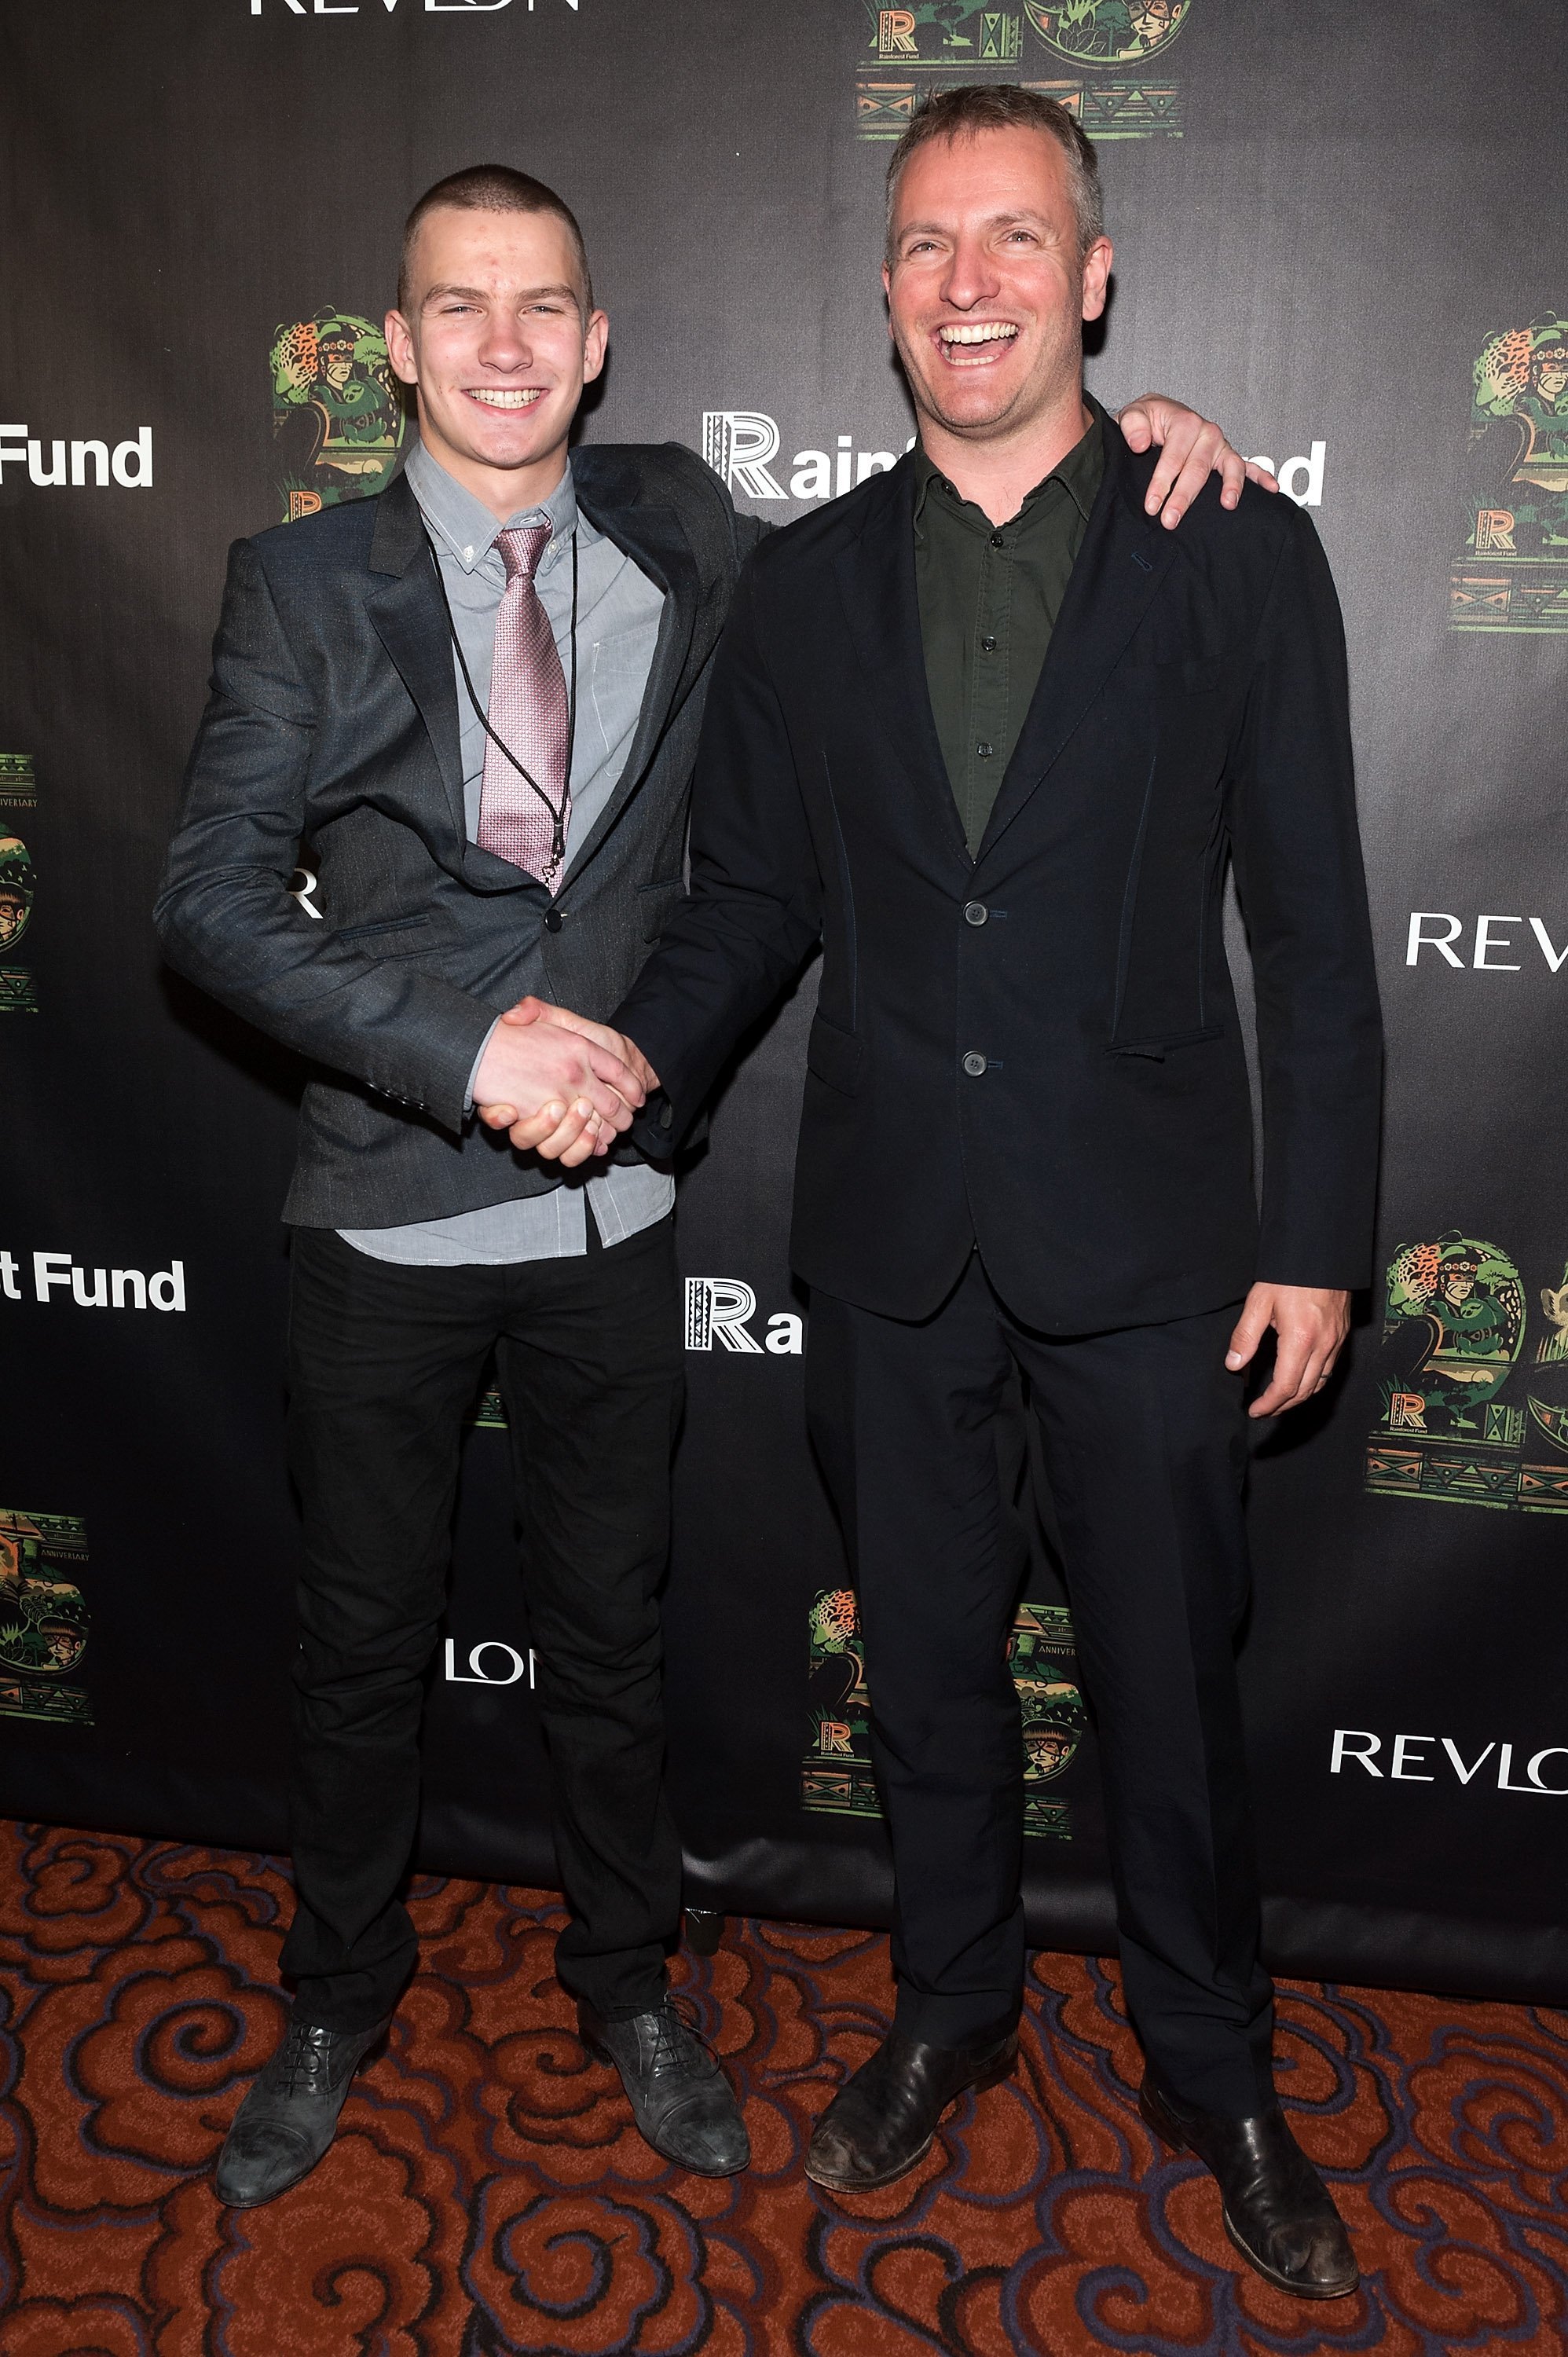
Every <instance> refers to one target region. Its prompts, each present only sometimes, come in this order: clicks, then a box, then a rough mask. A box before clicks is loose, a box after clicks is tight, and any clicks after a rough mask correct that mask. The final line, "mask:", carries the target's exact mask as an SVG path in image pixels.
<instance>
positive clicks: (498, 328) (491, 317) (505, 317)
mask: <svg viewBox="0 0 1568 2357" xmlns="http://www.w3.org/2000/svg"><path fill="white" fill-rule="evenodd" d="M532 357H533V351H532V345H531V343H530V341H529V339H528V336H527V334H526V332H525V329H524V323H523V321H522V320H521V319H520V318H519V317H518V316H517V314H516V313H515V312H513V311H507V310H502V309H499V308H498V309H496V310H492V311H490V312H489V313H488V314H487V316H486V319H485V331H484V334H483V335H482V336H481V337H480V338H479V347H478V361H479V362H480V364H481V366H483V367H485V368H493V369H499V370H500V371H502V372H503V373H504V374H509V375H510V374H515V372H516V371H518V370H519V369H525V368H526V367H527V366H528V364H529V362H530V361H531V360H532Z"/></svg>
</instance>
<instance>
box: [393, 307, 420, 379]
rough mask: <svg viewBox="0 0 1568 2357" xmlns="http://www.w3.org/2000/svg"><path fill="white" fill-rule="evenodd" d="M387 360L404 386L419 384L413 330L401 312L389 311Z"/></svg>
mask: <svg viewBox="0 0 1568 2357" xmlns="http://www.w3.org/2000/svg"><path fill="white" fill-rule="evenodd" d="M384 324H385V328H386V339H387V358H388V359H389V360H390V361H391V362H392V374H393V376H395V377H396V378H397V379H398V381H399V382H400V383H402V384H417V383H418V382H419V359H418V355H417V354H416V353H415V351H414V349H413V328H411V327H410V326H409V324H408V321H407V320H406V319H405V318H404V317H403V313H402V312H401V311H389V312H388V313H387V316H386V320H385V323H384Z"/></svg>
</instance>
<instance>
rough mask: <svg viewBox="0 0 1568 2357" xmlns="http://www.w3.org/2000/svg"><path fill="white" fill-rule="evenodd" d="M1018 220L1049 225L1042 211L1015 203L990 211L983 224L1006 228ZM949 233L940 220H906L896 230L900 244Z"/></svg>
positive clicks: (1035, 225)
mask: <svg viewBox="0 0 1568 2357" xmlns="http://www.w3.org/2000/svg"><path fill="white" fill-rule="evenodd" d="M1020 221H1026V222H1027V223H1028V225H1029V227H1030V228H1031V229H1048V228H1049V227H1050V225H1051V224H1050V222H1049V221H1047V218H1046V215H1045V214H1044V213H1037V212H1035V211H1033V210H1031V209H1030V208H1029V207H1028V206H1027V205H1016V206H1015V207H1014V208H1013V210H1011V211H1010V212H1004V213H992V214H991V215H990V216H989V217H988V218H987V220H986V221H985V222H984V223H983V226H984V227H985V228H986V229H1008V228H1010V227H1012V226H1013V225H1014V224H1015V222H1020ZM950 234H951V231H950V228H949V227H948V226H947V225H946V224H945V223H944V222H941V221H906V222H905V223H904V226H903V228H902V229H901V230H900V231H898V242H899V244H900V245H902V244H903V242H904V240H905V239H906V238H907V237H947V236H950Z"/></svg>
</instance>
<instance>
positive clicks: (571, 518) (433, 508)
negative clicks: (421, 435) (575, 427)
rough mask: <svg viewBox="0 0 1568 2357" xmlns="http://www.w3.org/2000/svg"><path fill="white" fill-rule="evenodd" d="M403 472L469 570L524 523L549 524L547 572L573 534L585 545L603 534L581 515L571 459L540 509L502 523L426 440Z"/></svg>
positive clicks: (443, 542)
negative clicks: (498, 538)
mask: <svg viewBox="0 0 1568 2357" xmlns="http://www.w3.org/2000/svg"><path fill="white" fill-rule="evenodd" d="M403 473H404V475H405V476H406V477H407V478H408V487H409V489H410V490H411V491H412V492H413V496H414V498H415V499H416V500H418V502H419V510H420V513H421V514H422V515H423V516H424V521H425V522H426V523H427V524H428V525H429V526H430V529H431V531H432V532H433V533H435V538H436V541H437V543H438V544H439V545H440V547H441V549H442V552H443V554H446V555H447V556H449V557H450V558H451V559H452V561H453V563H454V564H455V565H460V566H461V567H462V570H463V571H464V572H465V573H473V572H475V571H476V570H477V569H478V566H479V565H483V563H484V561H485V559H486V558H487V557H488V556H489V553H490V551H491V549H492V548H494V546H495V544H496V535H497V533H501V532H510V531H511V530H513V529H514V528H515V527H516V526H517V525H519V524H527V523H548V524H549V525H550V527H551V539H550V545H549V546H548V547H547V548H546V550H545V552H544V554H543V555H542V558H541V559H540V565H539V570H540V572H542V573H543V572H548V571H549V569H550V567H551V565H553V563H554V561H555V560H556V558H557V556H558V555H559V554H561V552H562V551H563V550H564V549H565V548H567V547H568V546H569V545H570V544H571V539H572V534H573V533H574V532H577V533H579V537H580V542H581V544H583V545H584V546H585V545H586V544H587V543H588V542H589V541H590V540H596V539H597V538H598V536H599V535H598V533H596V532H595V531H594V529H593V527H592V525H591V524H590V523H589V522H588V521H587V518H586V517H585V516H582V515H580V513H579V511H578V507H577V492H576V487H575V484H574V482H573V480H572V468H571V465H570V463H568V465H567V468H566V471H565V473H564V475H563V476H562V478H561V480H560V481H559V482H558V483H557V484H556V486H555V489H554V490H553V491H552V492H551V494H550V497H549V498H548V499H547V500H542V501H541V502H540V503H539V505H538V506H537V507H532V508H519V509H518V511H517V512H516V513H515V514H514V515H510V516H508V518H507V520H506V522H505V523H498V522H497V521H496V519H495V517H494V516H493V515H492V514H491V513H490V511H489V508H488V507H486V506H485V505H484V503H483V501H482V500H477V499H476V498H475V497H474V494H473V492H472V491H469V490H465V489H464V487H463V485H462V484H461V483H460V482H458V481H457V479H456V477H455V476H453V475H449V474H448V473H447V471H446V468H445V467H443V466H441V465H440V464H439V463H438V462H437V461H436V460H435V458H433V457H431V455H430V453H429V451H428V450H427V449H426V448H425V447H424V444H423V442H418V443H415V445H414V447H413V449H412V450H411V451H410V452H409V454H408V459H407V463H406V464H405V466H404V468H403Z"/></svg>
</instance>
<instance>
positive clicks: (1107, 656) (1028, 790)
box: [975, 418, 1176, 866]
mask: <svg viewBox="0 0 1568 2357" xmlns="http://www.w3.org/2000/svg"><path fill="white" fill-rule="evenodd" d="M1103 430H1104V435H1105V475H1104V479H1103V480H1102V481H1101V486H1100V492H1099V496H1098V498H1097V499H1096V500H1095V502H1094V506H1093V508H1092V509H1091V510H1090V517H1089V522H1088V524H1087V526H1086V527H1085V530H1084V535H1083V544H1082V546H1081V547H1080V548H1079V553H1078V560H1077V562H1076V564H1075V565H1074V566H1073V568H1072V573H1071V576H1070V577H1069V581H1068V586H1067V594H1066V596H1065V597H1063V599H1062V607H1061V612H1060V613H1059V614H1058V617H1057V623H1056V628H1055V630H1053V631H1052V632H1051V642H1050V645H1049V647H1048V648H1047V651H1046V660H1045V662H1043V663H1042V665H1041V666H1040V676H1039V680H1038V682H1037V683H1036V688H1035V693H1034V695H1033V697H1032V699H1031V701H1030V705H1029V710H1028V713H1027V716H1026V719H1025V722H1024V726H1023V729H1022V731H1021V732H1020V735H1019V737H1018V742H1017V745H1016V747H1015V749H1014V753H1013V758H1012V759H1011V760H1010V761H1009V762H1008V764H1007V772H1006V775H1005V776H1004V779H1003V780H1002V788H1001V791H1000V792H999V793H998V795H997V797H996V805H995V808H994V809H993V812H992V813H991V819H990V823H989V824H988V825H987V827H986V830H985V833H984V835H983V838H982V840H981V845H980V849H979V852H978V853H977V854H976V857H975V865H976V866H979V865H980V863H981V862H982V861H983V859H984V858H985V856H986V855H987V854H988V853H989V852H990V851H991V850H993V848H994V846H995V845H996V843H997V842H998V840H999V839H1000V837H1001V836H1002V835H1003V834H1004V833H1005V832H1006V830H1007V828H1008V827H1010V826H1011V825H1012V823H1013V821H1014V820H1015V818H1016V817H1017V815H1018V813H1019V812H1020V811H1021V810H1022V809H1023V808H1024V806H1025V804H1026V802H1028V800H1029V797H1030V796H1031V795H1032V794H1033V793H1034V791H1035V790H1036V787H1037V786H1038V785H1040V783H1041V782H1042V780H1044V779H1045V778H1046V777H1047V775H1048V773H1049V771H1050V770H1051V769H1052V767H1053V766H1054V764H1055V763H1056V761H1057V760H1058V759H1059V757H1060V755H1061V754H1062V752H1063V751H1064V750H1065V748H1066V747H1067V744H1068V741H1069V738H1070V737H1071V736H1072V734H1073V731H1074V730H1075V729H1076V728H1077V726H1078V725H1079V721H1080V720H1081V719H1082V718H1083V716H1084V715H1085V713H1086V712H1087V711H1088V710H1089V708H1090V705H1091V704H1092V703H1093V702H1094V699H1095V697H1096V696H1097V695H1099V694H1100V693H1101V690H1102V689H1103V687H1104V686H1105V684H1106V682H1107V680H1108V679H1109V678H1110V675H1111V673H1112V671H1113V670H1114V669H1115V667H1116V665H1117V663H1118V662H1120V661H1121V659H1122V651H1123V650H1124V649H1125V647H1126V645H1127V642H1128V640H1130V639H1131V637H1132V635H1133V631H1134V630H1136V629H1137V627H1138V625H1139V623H1140V622H1141V621H1142V620H1143V619H1144V614H1145V612H1146V611H1147V610H1148V608H1149V606H1150V604H1151V603H1152V602H1153V600H1154V598H1155V596H1156V595H1157V594H1158V591H1159V588H1160V585H1161V583H1162V581H1163V580H1164V578H1165V574H1166V572H1167V570H1168V569H1169V567H1170V565H1171V563H1172V561H1173V559H1174V557H1175V555H1176V535H1175V534H1174V533H1168V532H1166V531H1165V527H1164V526H1163V525H1162V524H1159V523H1157V522H1155V520H1154V518H1153V517H1151V516H1147V515H1145V514H1144V511H1143V508H1142V506H1141V505H1140V504H1139V501H1138V498H1137V494H1136V490H1135V487H1134V485H1133V481H1132V479H1131V476H1130V473H1129V469H1128V467H1127V461H1126V449H1125V445H1124V444H1123V442H1122V435H1121V431H1120V429H1119V428H1118V427H1117V426H1116V425H1114V424H1113V423H1112V421H1111V420H1110V419H1109V418H1107V419H1106V420H1105V421H1104V428H1103Z"/></svg>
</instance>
